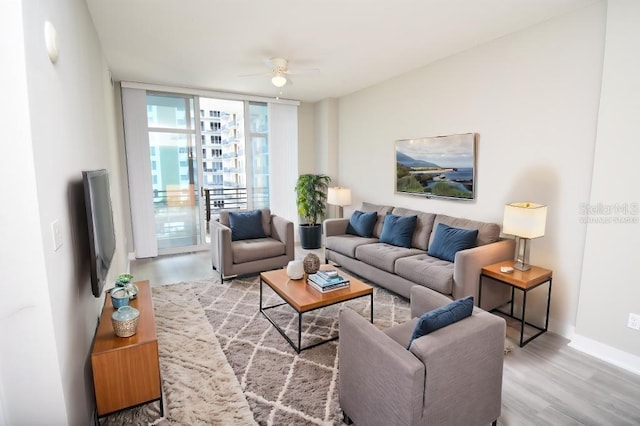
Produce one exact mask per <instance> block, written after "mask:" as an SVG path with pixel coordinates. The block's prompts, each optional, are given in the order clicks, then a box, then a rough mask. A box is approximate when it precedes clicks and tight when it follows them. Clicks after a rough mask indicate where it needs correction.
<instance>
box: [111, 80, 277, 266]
mask: <svg viewBox="0 0 640 426" xmlns="http://www.w3.org/2000/svg"><path fill="white" fill-rule="evenodd" d="M143 107H144V122H142V119H143V113H142V111H141V108H143ZM269 111H270V108H269V104H268V103H267V102H257V101H253V100H252V101H248V100H226V99H219V98H213V97H203V96H197V95H183V94H177V93H165V92H162V91H158V90H134V89H128V88H127V89H123V116H124V122H125V142H126V145H127V166H128V171H129V183H130V202H131V212H132V228H133V237H134V238H133V240H134V250H135V255H136V257H153V256H156V255H158V254H171V253H180V252H186V251H193V250H200V249H207V248H208V246H207V244H208V243H209V241H210V238H209V235H208V232H209V226H208V225H209V222H210V221H211V220H216V219H217V216H218V214H219V213H220V212H222V211H225V210H226V211H232V210H251V209H259V208H269V207H270V198H271V197H270V188H269V186H270V180H271V179H270V171H271V170H270V161H269V152H270V147H269ZM245 117H246V119H245ZM147 191H148V192H147ZM148 193H149V194H150V195H146V194H148Z"/></svg>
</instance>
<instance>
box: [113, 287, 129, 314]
mask: <svg viewBox="0 0 640 426" xmlns="http://www.w3.org/2000/svg"><path fill="white" fill-rule="evenodd" d="M130 298H131V295H130V294H129V292H128V291H127V289H125V288H124V287H114V288H113V289H111V303H112V304H113V309H119V308H121V307H123V306H127V305H128V304H129V299H130Z"/></svg>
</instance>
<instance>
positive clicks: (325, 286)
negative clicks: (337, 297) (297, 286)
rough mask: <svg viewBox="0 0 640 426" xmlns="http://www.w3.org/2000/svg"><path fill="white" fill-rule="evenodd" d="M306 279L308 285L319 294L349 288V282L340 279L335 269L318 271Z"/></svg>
mask: <svg viewBox="0 0 640 426" xmlns="http://www.w3.org/2000/svg"><path fill="white" fill-rule="evenodd" d="M307 278H308V279H307V282H308V283H309V285H310V286H311V287H313V288H314V289H316V290H318V291H319V292H321V293H326V292H328V291H334V290H340V289H342V288H345V287H349V280H347V279H345V278H343V277H341V276H340V275H339V274H338V271H336V270H335V269H327V270H324V271H318V272H316V273H315V274H309V276H308V277H307Z"/></svg>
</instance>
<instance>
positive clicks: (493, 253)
mask: <svg viewBox="0 0 640 426" xmlns="http://www.w3.org/2000/svg"><path fill="white" fill-rule="evenodd" d="M359 211H362V212H376V213H377V218H376V222H375V225H374V227H373V232H372V235H371V237H366V236H360V235H354V234H353V233H348V232H347V228H348V225H349V218H343V219H326V220H325V221H324V224H323V225H324V235H325V261H326V262H327V263H328V262H330V261H331V262H334V263H336V264H339V265H341V266H342V267H344V268H346V269H347V270H349V271H351V272H354V273H356V274H358V275H360V276H361V277H364V278H366V279H368V280H370V281H372V282H374V283H376V284H378V285H380V286H382V287H385V288H387V289H389V290H391V291H393V292H395V293H397V294H399V295H401V296H404V297H406V298H409V296H410V294H411V287H413V286H415V285H419V286H423V287H426V288H428V289H431V290H433V291H436V292H438V293H441V294H444V295H446V296H448V297H449V298H451V299H459V298H461V297H464V296H474V298H475V302H476V304H477V300H478V285H479V277H480V270H481V269H482V267H483V266H487V265H490V264H492V263H496V262H500V261H503V260H509V259H513V254H514V250H515V243H514V241H513V240H511V239H501V238H500V226H499V225H498V224H495V223H486V222H479V221H474V220H469V219H462V218H457V217H452V216H447V215H443V214H434V213H428V212H422V211H417V210H410V209H406V208H402V207H393V206H382V205H376V204H371V203H366V202H365V203H363V204H362V207H361V208H360V209H359ZM388 213H390V214H393V215H397V216H414V215H415V216H416V225H415V229H414V232H413V235H412V238H411V243H410V247H399V246H396V245H393V244H388V243H385V242H380V236H381V233H382V231H383V224H384V220H385V216H386V215H387V214H388ZM440 223H442V224H445V225H448V226H450V227H454V228H463V229H472V230H474V229H477V230H478V234H477V238H476V241H475V244H474V247H472V248H468V249H465V250H460V251H458V252H457V253H455V258H454V261H453V262H450V261H447V260H442V259H440V258H438V257H434V256H431V255H429V248H430V246H431V245H432V243H433V241H434V236H435V234H436V229H437V228H438V224H440ZM350 230H351V229H350ZM440 239H441V238H440ZM509 298H510V293H509V290H508V287H507V286H504V285H500V284H499V283H495V282H491V280H487V281H486V282H485V283H483V287H482V308H483V309H485V310H490V309H493V308H495V307H497V306H501V305H503V304H504V303H506V302H507V301H508V300H509Z"/></svg>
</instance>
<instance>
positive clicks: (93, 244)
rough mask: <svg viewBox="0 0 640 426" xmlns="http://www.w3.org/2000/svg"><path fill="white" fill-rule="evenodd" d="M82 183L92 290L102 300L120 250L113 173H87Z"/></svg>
mask: <svg viewBox="0 0 640 426" xmlns="http://www.w3.org/2000/svg"><path fill="white" fill-rule="evenodd" d="M82 181H83V184H84V198H85V208H86V211H87V224H88V235H89V255H90V263H91V290H92V292H93V295H94V296H95V297H100V296H101V295H102V290H103V289H104V285H105V283H106V280H107V273H108V272H109V267H110V266H111V261H112V260H113V255H114V253H115V250H116V235H115V230H114V227H113V210H112V209H111V195H110V191H109V173H108V172H107V170H105V169H100V170H89V171H83V172H82Z"/></svg>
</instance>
